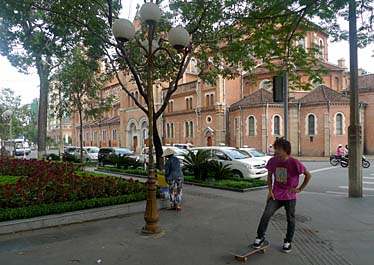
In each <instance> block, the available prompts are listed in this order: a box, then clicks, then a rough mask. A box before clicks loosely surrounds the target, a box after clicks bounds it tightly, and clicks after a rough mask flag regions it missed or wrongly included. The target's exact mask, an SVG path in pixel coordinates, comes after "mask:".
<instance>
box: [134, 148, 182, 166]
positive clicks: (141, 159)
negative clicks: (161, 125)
mask: <svg viewBox="0 0 374 265" xmlns="http://www.w3.org/2000/svg"><path fill="white" fill-rule="evenodd" d="M167 148H170V149H172V150H173V151H174V152H175V156H176V157H177V158H178V159H179V161H180V162H181V166H182V167H183V158H184V155H185V154H187V153H188V151H187V150H186V149H183V148H179V147H176V146H163V147H162V151H165V150H166V149H167ZM148 150H149V149H148V147H145V148H143V149H142V151H141V153H140V155H139V162H141V163H142V164H144V160H145V161H146V163H148V161H149V152H148ZM153 159H154V161H155V162H156V151H154V154H153Z"/></svg>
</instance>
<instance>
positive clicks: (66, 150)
mask: <svg viewBox="0 0 374 265" xmlns="http://www.w3.org/2000/svg"><path fill="white" fill-rule="evenodd" d="M77 148H79V147H78V146H73V145H69V146H64V153H65V154H71V155H74V153H75V149H77Z"/></svg>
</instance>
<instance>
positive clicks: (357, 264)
mask: <svg viewBox="0 0 374 265" xmlns="http://www.w3.org/2000/svg"><path fill="white" fill-rule="evenodd" d="M265 196H266V191H264V190H263V191H254V192H248V193H236V192H230V191H223V190H214V189H207V188H201V187H193V186H188V185H186V186H185V189H184V204H183V211H182V212H179V213H177V212H174V211H166V210H164V211H161V212H160V224H161V226H162V228H163V232H162V233H161V234H159V235H156V236H144V235H142V234H140V228H141V227H142V225H143V223H144V220H143V215H142V214H136V215H131V216H123V217H118V218H111V219H106V220H100V221H93V222H88V223H84V224H76V225H70V226H63V227H56V228H49V229H43V230H36V231H29V232H22V233H17V234H13V235H5V236H0V260H1V264H7V265H13V264H14V265H16V264H20V265H21V264H22V265H42V264H43V265H44V264H46V265H49V264H51V265H59V264H64V265H65V264H87V265H88V264H103V265H120V264H131V265H136V264H149V265H175V264H178V265H191V264H197V265H213V264H214V265H220V264H239V263H240V262H238V261H235V260H234V259H233V258H232V256H230V254H229V253H230V252H239V253H241V252H243V251H245V250H246V245H248V244H249V243H250V242H252V240H253V238H254V236H255V231H256V228H257V224H258V220H259V218H260V215H261V213H262V210H263V207H264V202H265V201H264V199H265ZM297 220H298V221H299V222H298V224H297V231H296V234H295V242H294V245H293V251H292V252H291V253H289V254H284V253H281V252H280V247H281V244H282V242H283V237H284V232H285V231H284V229H285V221H284V211H283V210H280V211H279V212H278V213H277V214H276V215H275V216H274V219H273V221H272V222H271V223H270V225H269V228H268V236H267V239H268V240H269V241H270V244H271V246H270V249H269V251H267V252H266V254H264V255H262V254H258V255H257V254H256V255H254V256H252V257H250V258H249V261H248V262H251V264H258V265H261V264H288V265H293V264H294V265H304V264H330V265H331V264H340V265H345V264H354V265H361V264H362V265H363V264H372V261H373V259H374V252H373V250H372V247H373V245H374V198H373V197H370V198H363V199H348V198H345V197H337V196H328V195H324V194H316V193H308V192H304V193H303V194H301V195H300V197H299V200H298V205H297Z"/></svg>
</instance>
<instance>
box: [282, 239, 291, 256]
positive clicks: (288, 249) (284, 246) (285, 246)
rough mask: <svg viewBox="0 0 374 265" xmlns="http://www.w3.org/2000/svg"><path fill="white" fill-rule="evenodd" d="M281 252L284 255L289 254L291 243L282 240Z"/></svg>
mask: <svg viewBox="0 0 374 265" xmlns="http://www.w3.org/2000/svg"><path fill="white" fill-rule="evenodd" d="M282 252H284V253H288V252H291V242H289V241H287V240H284V243H283V248H282Z"/></svg>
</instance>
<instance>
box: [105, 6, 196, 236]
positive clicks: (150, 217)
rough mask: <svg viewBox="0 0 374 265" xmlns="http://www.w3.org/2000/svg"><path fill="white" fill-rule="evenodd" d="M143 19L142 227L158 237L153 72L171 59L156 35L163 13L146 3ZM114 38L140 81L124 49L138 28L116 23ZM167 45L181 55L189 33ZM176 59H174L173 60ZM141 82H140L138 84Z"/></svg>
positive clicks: (175, 35) (172, 34)
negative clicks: (162, 57)
mask: <svg viewBox="0 0 374 265" xmlns="http://www.w3.org/2000/svg"><path fill="white" fill-rule="evenodd" d="M140 17H141V19H142V21H143V22H144V23H145V24H146V26H147V34H146V38H147V39H146V40H145V41H138V43H139V44H140V47H141V49H142V54H143V55H144V56H145V59H146V63H145V65H144V69H145V73H146V77H145V80H143V82H144V86H145V87H144V91H145V92H146V98H147V107H148V110H147V112H148V113H147V114H148V127H149V130H148V148H149V161H148V179H147V182H146V188H147V204H146V209H145V214H144V220H145V225H144V227H143V230H142V231H143V233H147V234H155V233H159V232H160V231H161V228H160V226H159V224H158V210H157V200H156V190H157V187H156V178H155V168H154V158H153V146H154V145H153V125H154V124H153V123H154V117H153V116H154V100H153V85H154V80H153V71H154V67H155V56H157V54H158V52H160V51H165V52H167V54H168V55H169V56H170V58H171V54H170V52H168V51H167V50H166V48H163V47H159V46H158V43H157V42H156V41H155V39H154V38H155V33H156V27H157V24H158V22H159V21H160V19H161V10H160V8H159V7H158V5H157V4H155V3H152V2H147V3H145V4H143V6H142V7H141V8H140ZM112 30H113V34H114V36H115V38H116V40H117V49H119V50H120V51H121V53H122V54H120V56H122V57H123V58H124V59H125V62H126V64H127V65H128V66H129V68H130V71H131V72H132V74H133V75H134V76H135V77H138V73H137V72H136V70H135V67H132V66H131V62H130V60H129V58H128V57H127V56H126V51H125V49H124V46H125V45H126V43H127V42H129V41H131V40H132V39H134V37H135V27H134V25H133V23H131V21H129V20H127V19H117V20H116V21H115V22H114V23H113V26H112ZM168 42H169V44H170V45H171V46H172V47H174V48H175V49H176V50H177V51H182V50H184V48H186V47H187V46H188V45H189V43H190V36H189V33H188V31H187V30H186V29H184V28H182V27H176V28H172V29H171V30H170V31H169V33H168ZM171 59H173V58H171ZM138 81H139V80H138ZM136 83H137V86H138V89H139V90H141V89H143V83H142V82H136Z"/></svg>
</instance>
